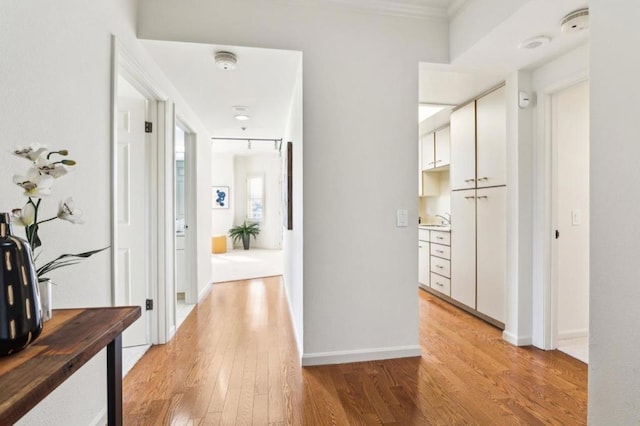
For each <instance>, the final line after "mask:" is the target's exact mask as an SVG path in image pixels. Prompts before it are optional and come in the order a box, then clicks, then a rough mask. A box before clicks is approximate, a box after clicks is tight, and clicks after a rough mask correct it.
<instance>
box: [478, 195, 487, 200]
mask: <svg viewBox="0 0 640 426" xmlns="http://www.w3.org/2000/svg"><path fill="white" fill-rule="evenodd" d="M487 198H489V197H487V196H486V195H478V200H486V199H487Z"/></svg>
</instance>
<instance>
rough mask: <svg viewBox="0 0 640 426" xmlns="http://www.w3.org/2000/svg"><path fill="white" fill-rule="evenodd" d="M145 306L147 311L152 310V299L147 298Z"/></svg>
mask: <svg viewBox="0 0 640 426" xmlns="http://www.w3.org/2000/svg"><path fill="white" fill-rule="evenodd" d="M145 307H146V309H147V311H152V310H153V299H147V301H146V304H145Z"/></svg>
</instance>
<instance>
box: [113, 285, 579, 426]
mask: <svg viewBox="0 0 640 426" xmlns="http://www.w3.org/2000/svg"><path fill="white" fill-rule="evenodd" d="M419 294H420V296H419V303H420V340H421V342H420V343H421V346H422V351H423V352H422V357H420V358H405V359H399V360H388V361H373V362H362V363H354V364H342V365H332V366H321V367H307V368H304V369H302V368H300V366H299V361H298V354H297V350H296V347H295V343H294V340H293V337H292V332H291V324H290V320H289V314H288V311H287V303H286V298H285V295H284V290H283V287H282V284H281V279H280V278H279V277H273V278H265V279H256V280H251V281H241V282H233V283H223V284H216V285H215V286H214V287H213V289H212V291H211V293H210V295H209V296H207V297H206V298H205V299H204V300H203V301H202V302H201V303H200V305H199V306H197V307H196V308H195V309H194V310H193V311H192V313H191V314H190V315H189V316H188V318H187V319H186V321H185V322H184V324H183V326H182V327H181V328H180V329H179V330H178V332H177V333H176V336H175V337H174V339H173V340H172V341H171V342H170V343H169V344H167V345H164V346H154V347H152V348H151V349H150V350H149V351H148V352H147V354H146V355H145V356H144V357H143V359H142V360H141V361H140V362H139V363H138V364H137V365H136V366H135V367H134V368H133V370H132V371H131V372H130V373H129V375H127V377H126V378H125V380H124V389H123V394H124V396H123V399H124V416H125V418H124V420H125V424H127V425H130V424H131V425H132V424H139V425H150V424H153V425H156V424H157V425H159V424H178V425H182V424H184V425H188V424H189V425H190V424H193V425H197V424H202V425H217V424H225V425H234V424H256V425H266V424H292V425H302V424H305V425H326V424H339V425H347V424H366V425H368V424H380V423H390V424H400V425H425V424H454V423H456V424H461V423H464V424H492V425H494V424H528V425H531V424H572V425H577V424H586V406H587V401H586V399H587V398H586V392H587V367H586V365H585V364H583V363H581V362H579V361H577V360H574V359H573V358H571V357H569V356H567V355H565V354H563V353H560V352H558V351H548V352H545V351H541V350H537V349H532V348H516V347H514V346H511V345H509V344H508V343H506V342H504V341H503V340H502V339H501V337H500V336H501V332H500V330H497V329H495V328H493V327H491V326H489V325H487V324H486V323H484V322H482V321H480V320H478V319H476V318H474V317H471V316H469V315H467V314H466V313H464V312H462V311H460V310H458V309H457V308H455V307H453V306H451V305H449V304H447V303H444V302H442V301H440V300H439V299H436V298H434V297H432V296H430V295H428V294H426V293H425V292H423V291H419Z"/></svg>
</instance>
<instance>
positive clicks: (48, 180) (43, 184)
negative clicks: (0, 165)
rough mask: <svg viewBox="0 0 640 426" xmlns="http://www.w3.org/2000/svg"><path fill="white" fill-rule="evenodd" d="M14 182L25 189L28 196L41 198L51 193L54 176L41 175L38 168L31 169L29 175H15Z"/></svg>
mask: <svg viewBox="0 0 640 426" xmlns="http://www.w3.org/2000/svg"><path fill="white" fill-rule="evenodd" d="M13 182H14V183H15V184H16V185H18V186H19V187H21V188H22V189H24V195H26V196H27V197H33V198H40V197H41V196H43V195H49V194H51V185H52V184H53V177H51V176H49V175H41V174H40V173H39V172H38V169H30V170H29V173H28V174H27V176H19V175H14V176H13Z"/></svg>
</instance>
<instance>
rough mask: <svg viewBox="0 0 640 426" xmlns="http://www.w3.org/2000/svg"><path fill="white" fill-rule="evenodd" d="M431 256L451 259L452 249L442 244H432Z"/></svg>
mask: <svg viewBox="0 0 640 426" xmlns="http://www.w3.org/2000/svg"><path fill="white" fill-rule="evenodd" d="M431 256H437V257H442V258H444V259H451V247H449V246H443V245H442V244H435V243H434V244H431Z"/></svg>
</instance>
